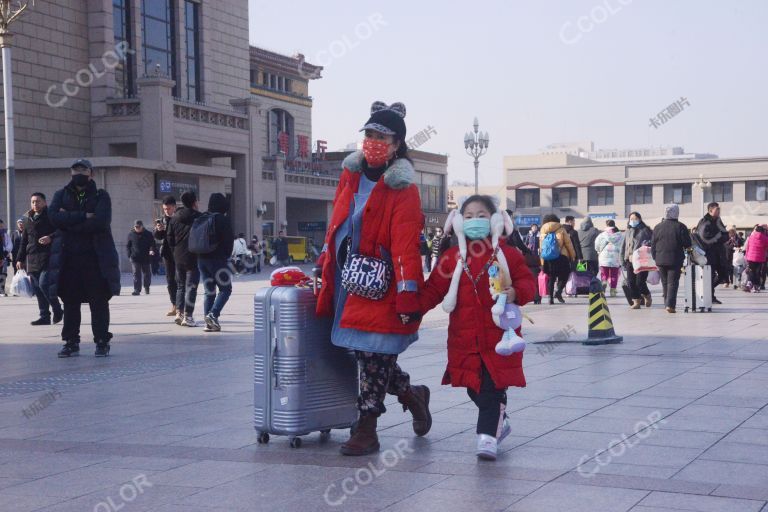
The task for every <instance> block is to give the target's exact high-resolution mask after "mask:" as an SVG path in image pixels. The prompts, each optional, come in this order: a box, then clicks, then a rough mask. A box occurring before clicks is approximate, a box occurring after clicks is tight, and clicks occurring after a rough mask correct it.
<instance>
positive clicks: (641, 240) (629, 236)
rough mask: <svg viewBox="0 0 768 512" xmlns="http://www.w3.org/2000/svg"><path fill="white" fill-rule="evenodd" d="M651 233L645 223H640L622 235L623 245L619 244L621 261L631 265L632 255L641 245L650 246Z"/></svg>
mask: <svg viewBox="0 0 768 512" xmlns="http://www.w3.org/2000/svg"><path fill="white" fill-rule="evenodd" d="M652 236H653V232H652V231H651V228H649V227H648V226H647V225H646V223H645V222H640V224H638V225H637V227H636V228H633V227H630V228H629V229H627V232H626V233H625V234H624V243H623V244H621V261H622V262H628V263H632V253H633V252H635V250H636V249H639V248H640V247H642V246H643V245H651V237H652Z"/></svg>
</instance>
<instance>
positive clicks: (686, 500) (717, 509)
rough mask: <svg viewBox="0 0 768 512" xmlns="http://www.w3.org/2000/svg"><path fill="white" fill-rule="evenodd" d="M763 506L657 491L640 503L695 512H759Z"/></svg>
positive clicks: (759, 503) (756, 503)
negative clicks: (693, 511)
mask: <svg viewBox="0 0 768 512" xmlns="http://www.w3.org/2000/svg"><path fill="white" fill-rule="evenodd" d="M764 504H765V502H763V501H754V500H739V499H733V498H721V497H717V496H697V495H694V494H680V493H669V492H657V491H654V492H652V493H651V494H649V495H648V496H646V497H645V498H643V500H642V501H641V502H640V505H643V506H650V507H669V508H672V509H681V510H695V511H696V512H721V511H722V512H760V509H761V508H763V505H764Z"/></svg>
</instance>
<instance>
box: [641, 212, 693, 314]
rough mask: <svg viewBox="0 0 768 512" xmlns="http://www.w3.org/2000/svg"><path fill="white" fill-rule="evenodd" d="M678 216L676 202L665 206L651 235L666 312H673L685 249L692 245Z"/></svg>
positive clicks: (652, 249) (686, 228)
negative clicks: (662, 215) (661, 219)
mask: <svg viewBox="0 0 768 512" xmlns="http://www.w3.org/2000/svg"><path fill="white" fill-rule="evenodd" d="M679 217H680V207H679V206H677V205H676V204H671V205H669V206H667V207H666V212H665V214H664V220H663V221H661V223H660V224H657V225H656V227H655V228H653V235H651V254H652V255H653V259H654V261H656V266H657V267H658V268H659V274H660V275H661V286H662V288H663V290H664V302H665V305H666V309H667V313H674V312H675V306H676V305H677V289H678V286H679V285H680V270H681V268H682V266H683V263H684V262H685V251H686V249H689V248H690V247H691V245H693V244H692V242H691V235H690V233H689V232H688V227H687V226H686V225H685V224H683V223H682V222H680V221H678V220H677V219H678V218H679Z"/></svg>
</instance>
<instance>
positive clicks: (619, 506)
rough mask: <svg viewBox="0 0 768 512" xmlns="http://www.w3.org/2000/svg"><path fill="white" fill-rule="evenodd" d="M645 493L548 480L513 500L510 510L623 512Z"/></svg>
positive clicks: (515, 511)
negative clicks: (519, 498)
mask: <svg viewBox="0 0 768 512" xmlns="http://www.w3.org/2000/svg"><path fill="white" fill-rule="evenodd" d="M647 494H648V492H647V491H638V490H632V489H616V488H607V487H593V486H587V485H571V484H559V483H549V484H546V485H544V486H543V487H541V488H539V489H538V490H536V491H535V492H533V493H532V494H529V495H528V496H526V497H525V498H523V499H521V500H520V501H518V502H517V503H515V504H514V505H513V506H512V507H511V508H510V509H509V510H510V511H511V512H552V511H554V510H568V511H572V512H593V511H594V510H595V507H599V509H600V510H601V511H604V512H625V511H628V510H630V509H631V508H632V507H633V506H635V505H636V504H637V503H638V502H639V501H640V500H642V499H643V498H644V497H645V496H646V495H647Z"/></svg>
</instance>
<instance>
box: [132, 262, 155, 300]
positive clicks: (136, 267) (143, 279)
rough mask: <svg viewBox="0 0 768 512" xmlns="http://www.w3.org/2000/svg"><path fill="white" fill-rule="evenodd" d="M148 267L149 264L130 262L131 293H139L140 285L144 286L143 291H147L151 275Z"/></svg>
mask: <svg viewBox="0 0 768 512" xmlns="http://www.w3.org/2000/svg"><path fill="white" fill-rule="evenodd" d="M149 267H150V264H149V262H147V263H141V262H138V261H131V269H132V270H133V291H135V292H140V291H141V285H142V283H143V284H144V289H145V290H149V285H150V284H152V273H151V272H150V270H149ZM142 274H143V275H142Z"/></svg>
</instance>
